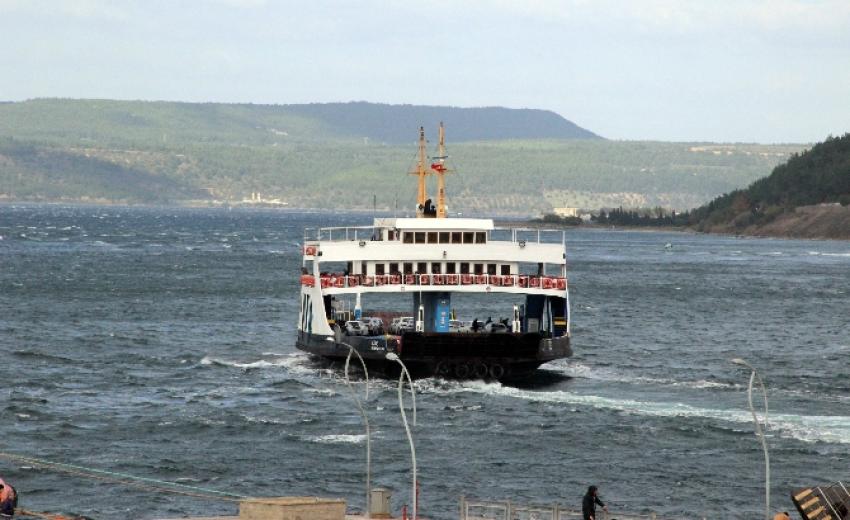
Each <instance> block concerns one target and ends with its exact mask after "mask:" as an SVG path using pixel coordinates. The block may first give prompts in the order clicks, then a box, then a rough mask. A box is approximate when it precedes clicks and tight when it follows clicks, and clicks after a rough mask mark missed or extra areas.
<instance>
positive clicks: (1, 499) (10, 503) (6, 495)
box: [0, 478, 18, 518]
mask: <svg viewBox="0 0 850 520" xmlns="http://www.w3.org/2000/svg"><path fill="white" fill-rule="evenodd" d="M16 507H18V494H17V493H16V492H15V488H13V487H12V486H10V485H9V484H7V483H5V482H4V481H3V479H1V478H0V518H12V516H14V515H15V508H16Z"/></svg>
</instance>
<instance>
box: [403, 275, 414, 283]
mask: <svg viewBox="0 0 850 520" xmlns="http://www.w3.org/2000/svg"><path fill="white" fill-rule="evenodd" d="M415 282H416V278H415V277H414V276H413V275H412V274H406V275H404V283H406V284H407V285H413V284H414V283H415Z"/></svg>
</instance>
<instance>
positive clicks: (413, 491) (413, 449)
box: [387, 352, 417, 520]
mask: <svg viewBox="0 0 850 520" xmlns="http://www.w3.org/2000/svg"><path fill="white" fill-rule="evenodd" d="M387 359H388V360H390V361H395V362H397V363H398V364H399V365H401V373H400V374H399V375H398V408H399V410H400V411H401V421H402V422H403V423H404V431H405V432H407V442H408V443H409V444H410V460H411V463H412V466H413V484H412V488H411V492H410V501H411V503H412V504H413V516H412V517H411V518H412V519H413V520H416V519H417V516H416V515H417V510H416V505H417V504H416V502H417V500H416V447H415V446H414V445H413V436H412V435H411V434H410V426H408V424H407V414H405V413H404V377H405V376H407V381H408V383H410V396H411V402H412V404H413V425H414V426H416V392H415V389H414V388H413V379H412V378H411V377H410V372H408V371H407V367H406V366H405V365H404V363H403V362H402V361H401V358H399V357H398V356H397V355H396V354H395V353H393V352H388V353H387Z"/></svg>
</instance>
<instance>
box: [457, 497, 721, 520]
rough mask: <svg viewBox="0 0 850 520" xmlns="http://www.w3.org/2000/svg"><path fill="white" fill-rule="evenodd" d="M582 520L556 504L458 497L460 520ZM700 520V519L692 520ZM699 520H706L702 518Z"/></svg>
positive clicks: (626, 519)
mask: <svg viewBox="0 0 850 520" xmlns="http://www.w3.org/2000/svg"><path fill="white" fill-rule="evenodd" d="M574 518H582V514H581V511H577V510H571V509H566V508H562V507H561V506H560V505H558V504H552V505H549V506H541V505H525V504H515V503H513V502H511V501H490V500H475V499H468V498H466V497H463V496H462V497H460V520H571V519H574ZM694 518H702V517H694ZM615 519H616V520H674V519H673V518H671V517H664V518H662V517H659V516H657V515H656V514H655V513H654V512H650V513H648V514H634V513H623V512H620V511H613V512H608V513H606V512H605V511H603V510H601V509H599V510H597V520H615ZM702 520H705V519H704V518H702Z"/></svg>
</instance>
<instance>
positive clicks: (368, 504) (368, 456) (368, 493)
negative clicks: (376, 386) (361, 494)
mask: <svg viewBox="0 0 850 520" xmlns="http://www.w3.org/2000/svg"><path fill="white" fill-rule="evenodd" d="M327 340H328V341H334V338H327ZM340 344H342V345H345V346H346V347H348V356H347V357H346V358H345V385H346V386H347V387H348V390H349V391H350V392H351V398H352V399H353V400H354V404H355V405H357V410H358V411H359V412H360V417H362V418H363V424H364V425H365V426H366V518H371V516H372V498H371V491H372V490H371V488H372V435H371V432H370V430H369V417H367V416H366V411H365V410H364V409H363V405H362V403H361V402H360V398H358V397H357V392H355V391H354V387H353V386H352V385H351V379H349V377H348V366H349V364H350V363H351V355H352V354H354V355H356V356H357V359H359V360H360V364H361V365H363V373H364V374H365V375H366V399H369V370H368V369H367V368H366V362H365V361H364V360H363V357H362V356H361V355H360V353H359V352H357V350H355V349H354V347H352V346H351V345H349V344H348V343H345V342H342V341H341V342H340Z"/></svg>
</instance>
